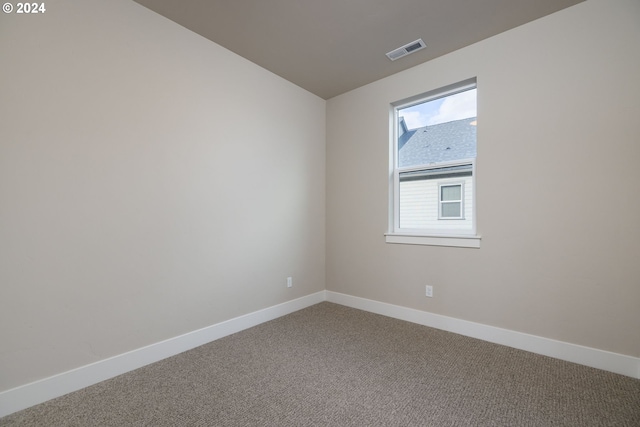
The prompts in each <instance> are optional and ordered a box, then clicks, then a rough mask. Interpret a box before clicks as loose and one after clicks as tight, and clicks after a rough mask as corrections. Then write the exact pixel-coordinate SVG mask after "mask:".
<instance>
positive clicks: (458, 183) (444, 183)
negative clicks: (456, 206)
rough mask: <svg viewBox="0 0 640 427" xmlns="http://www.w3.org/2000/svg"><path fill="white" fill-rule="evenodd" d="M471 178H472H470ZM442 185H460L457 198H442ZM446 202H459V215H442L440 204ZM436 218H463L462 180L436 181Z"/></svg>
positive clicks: (444, 219)
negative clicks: (458, 197)
mask: <svg viewBox="0 0 640 427" xmlns="http://www.w3.org/2000/svg"><path fill="white" fill-rule="evenodd" d="M472 179H473V178H472ZM442 187H460V199H459V200H442ZM447 203H460V215H458V216H443V215H442V205H443V204H447ZM438 219H439V220H442V221H448V220H456V219H465V218H464V181H452V182H439V183H438Z"/></svg>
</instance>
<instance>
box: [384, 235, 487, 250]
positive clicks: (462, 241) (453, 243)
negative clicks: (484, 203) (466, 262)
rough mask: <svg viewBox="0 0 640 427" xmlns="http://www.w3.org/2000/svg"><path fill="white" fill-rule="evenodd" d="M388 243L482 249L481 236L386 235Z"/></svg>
mask: <svg viewBox="0 0 640 427" xmlns="http://www.w3.org/2000/svg"><path fill="white" fill-rule="evenodd" d="M385 239H386V242H387V243H399V244H404V245H426V246H449V247H455V248H474V249H478V248H479V247H480V236H459V235H458V236H425V235H417V234H397V233H386V234H385Z"/></svg>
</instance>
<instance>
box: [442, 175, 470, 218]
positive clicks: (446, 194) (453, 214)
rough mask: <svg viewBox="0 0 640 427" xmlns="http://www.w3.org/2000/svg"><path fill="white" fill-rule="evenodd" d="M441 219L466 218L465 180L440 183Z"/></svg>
mask: <svg viewBox="0 0 640 427" xmlns="http://www.w3.org/2000/svg"><path fill="white" fill-rule="evenodd" d="M438 193H439V194H440V196H439V198H440V200H439V203H440V212H439V214H440V215H439V217H438V218H439V219H441V220H442V219H464V210H463V208H462V207H463V205H464V196H463V194H464V182H461V183H460V184H440V191H439V192H438Z"/></svg>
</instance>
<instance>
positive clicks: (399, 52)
mask: <svg viewBox="0 0 640 427" xmlns="http://www.w3.org/2000/svg"><path fill="white" fill-rule="evenodd" d="M425 47H427V45H426V44H425V43H424V42H423V41H422V39H418V40H416V41H414V42H411V43H407V44H405V45H404V46H402V47H399V48H397V49H394V50H392V51H391V52H388V53H387V57H388V58H389V59H390V60H392V61H395V60H396V59H400V58H402V57H403V56H407V55H409V54H410V53H413V52H417V51H419V50H421V49H424V48H425Z"/></svg>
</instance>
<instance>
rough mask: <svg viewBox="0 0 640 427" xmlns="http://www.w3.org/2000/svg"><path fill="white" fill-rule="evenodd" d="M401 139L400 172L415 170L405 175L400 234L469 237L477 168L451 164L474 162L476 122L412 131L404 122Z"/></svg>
mask: <svg viewBox="0 0 640 427" xmlns="http://www.w3.org/2000/svg"><path fill="white" fill-rule="evenodd" d="M398 135H399V137H398V167H399V168H411V170H408V171H404V172H401V173H400V212H399V215H400V228H404V229H430V230H434V231H442V232H446V231H447V230H451V231H465V230H468V231H470V230H471V229H472V215H473V177H472V172H473V166H472V165H471V163H470V162H469V163H465V164H459V165H455V166H451V165H450V164H451V163H452V162H454V163H455V162H459V161H461V160H470V161H472V160H473V159H475V157H476V118H475V117H471V118H468V119H462V120H456V121H452V122H447V123H442V124H437V125H432V126H424V127H421V128H417V129H411V130H409V129H407V126H406V123H405V122H404V119H403V118H401V119H400V121H399V123H398ZM447 164H449V165H448V166H447ZM438 165H442V166H441V167H438ZM420 166H424V168H419V169H418V170H416V168H418V167H420Z"/></svg>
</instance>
